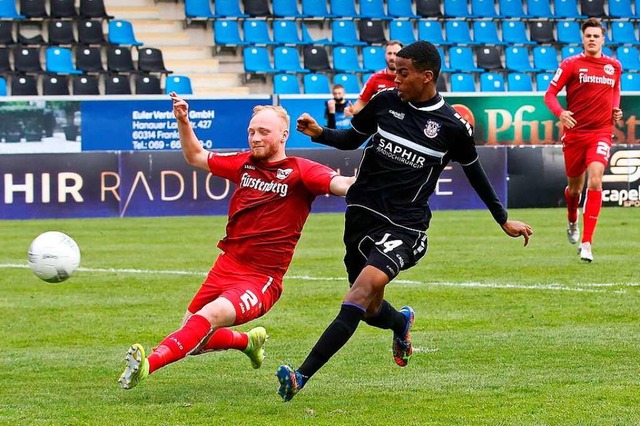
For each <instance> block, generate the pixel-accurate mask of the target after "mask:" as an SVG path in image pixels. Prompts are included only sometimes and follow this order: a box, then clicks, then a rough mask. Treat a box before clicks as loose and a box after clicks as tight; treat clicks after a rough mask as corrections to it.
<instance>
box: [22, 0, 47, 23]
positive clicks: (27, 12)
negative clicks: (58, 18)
mask: <svg viewBox="0 0 640 426" xmlns="http://www.w3.org/2000/svg"><path fill="white" fill-rule="evenodd" d="M20 14H21V15H24V16H26V17H27V19H33V18H48V17H49V13H48V12H47V9H46V7H45V0H20Z"/></svg>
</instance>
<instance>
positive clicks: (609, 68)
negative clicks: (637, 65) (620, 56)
mask: <svg viewBox="0 0 640 426" xmlns="http://www.w3.org/2000/svg"><path fill="white" fill-rule="evenodd" d="M604 72H605V73H607V74H609V75H613V73H614V72H615V70H614V69H613V65H611V64H607V65H605V66H604Z"/></svg>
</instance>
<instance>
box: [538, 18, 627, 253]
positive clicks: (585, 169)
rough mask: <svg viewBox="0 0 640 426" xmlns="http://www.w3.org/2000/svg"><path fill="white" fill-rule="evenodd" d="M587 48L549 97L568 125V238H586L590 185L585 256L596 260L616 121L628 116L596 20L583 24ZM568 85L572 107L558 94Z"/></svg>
mask: <svg viewBox="0 0 640 426" xmlns="http://www.w3.org/2000/svg"><path fill="white" fill-rule="evenodd" d="M581 30H582V43H583V45H584V52H582V53H580V54H579V55H576V56H572V57H569V58H567V59H565V60H564V61H562V63H561V64H560V68H559V69H558V70H557V71H556V74H555V76H554V77H553V80H552V81H551V84H550V85H549V88H548V89H547V92H546V94H545V96H544V102H545V104H546V105H547V107H548V108H549V109H550V110H551V112H553V114H554V115H555V116H556V117H558V119H559V120H560V122H561V123H562V126H563V134H562V137H561V139H562V151H563V153H564V163H565V170H566V175H567V181H568V186H567V187H566V188H565V190H564V197H565V200H566V202H567V219H568V225H567V238H568V239H569V242H570V243H571V244H576V243H577V242H578V240H579V239H580V226H579V224H578V205H579V204H580V197H581V195H582V191H583V190H584V186H585V182H586V184H587V193H586V198H585V201H584V205H583V214H582V221H583V224H582V227H583V232H582V242H581V244H580V246H579V248H578V253H579V254H580V258H581V259H582V260H584V261H587V262H592V261H593V252H592V250H591V245H592V243H593V233H594V231H595V229H596V224H597V222H598V216H599V215H600V209H601V206H602V175H603V174H604V169H605V167H606V166H607V164H608V162H609V152H610V149H611V139H612V136H613V124H614V122H615V121H618V120H621V119H622V110H621V109H620V74H621V72H622V67H621V66H620V62H618V61H617V60H616V59H613V58H610V57H608V56H606V55H604V54H603V53H602V46H603V45H604V41H605V28H604V27H603V26H602V24H601V23H600V21H599V20H598V19H596V18H589V19H587V20H586V21H584V22H583V23H582V26H581ZM565 87H566V92H567V98H566V99H567V107H566V109H565V108H563V107H562V105H560V102H558V92H560V90H562V89H563V88H565Z"/></svg>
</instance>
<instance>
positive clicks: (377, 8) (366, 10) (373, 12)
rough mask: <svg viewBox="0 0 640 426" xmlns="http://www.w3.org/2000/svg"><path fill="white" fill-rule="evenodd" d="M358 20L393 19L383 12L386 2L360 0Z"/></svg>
mask: <svg viewBox="0 0 640 426" xmlns="http://www.w3.org/2000/svg"><path fill="white" fill-rule="evenodd" d="M359 3H360V14H359V17H360V18H368V19H393V18H392V17H391V16H389V15H387V12H386V11H385V10H384V6H385V3H386V0H360V1H359Z"/></svg>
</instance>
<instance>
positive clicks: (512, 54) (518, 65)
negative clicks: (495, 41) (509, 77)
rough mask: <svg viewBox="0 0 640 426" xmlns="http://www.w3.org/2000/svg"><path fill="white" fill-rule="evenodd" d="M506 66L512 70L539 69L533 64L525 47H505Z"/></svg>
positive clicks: (529, 70) (530, 70) (528, 70)
mask: <svg viewBox="0 0 640 426" xmlns="http://www.w3.org/2000/svg"><path fill="white" fill-rule="evenodd" d="M505 66H506V68H507V69H509V70H511V71H518V72H533V71H538V70H536V69H535V68H534V67H533V66H531V60H530V58H529V51H528V50H527V49H526V48H524V47H518V46H509V47H507V48H506V49H505Z"/></svg>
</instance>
